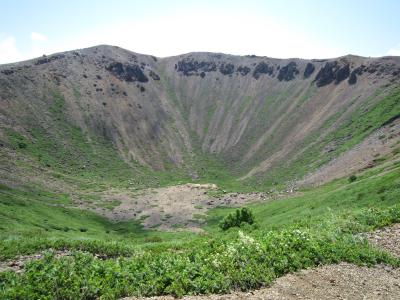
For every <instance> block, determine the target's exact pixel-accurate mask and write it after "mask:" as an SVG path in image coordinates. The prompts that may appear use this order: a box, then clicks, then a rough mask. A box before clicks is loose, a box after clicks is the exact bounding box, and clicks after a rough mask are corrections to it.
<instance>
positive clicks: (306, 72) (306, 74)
mask: <svg viewBox="0 0 400 300" xmlns="http://www.w3.org/2000/svg"><path fill="white" fill-rule="evenodd" d="M314 70H315V66H314V65H313V64H312V63H307V65H306V68H305V69H304V74H303V76H304V78H308V77H310V76H311V74H312V73H314Z"/></svg>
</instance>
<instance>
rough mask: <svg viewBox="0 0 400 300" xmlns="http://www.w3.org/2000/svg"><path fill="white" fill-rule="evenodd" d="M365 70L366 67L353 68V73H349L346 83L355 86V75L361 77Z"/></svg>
mask: <svg viewBox="0 0 400 300" xmlns="http://www.w3.org/2000/svg"><path fill="white" fill-rule="evenodd" d="M365 69H366V67H365V66H364V65H361V66H359V67H357V68H355V69H354V70H353V71H351V73H350V77H349V80H348V83H349V84H356V83H357V75H362V73H363V72H364V71H365Z"/></svg>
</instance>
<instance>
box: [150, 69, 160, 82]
mask: <svg viewBox="0 0 400 300" xmlns="http://www.w3.org/2000/svg"><path fill="white" fill-rule="evenodd" d="M149 76H150V77H151V78H153V80H160V76H158V74H157V73H155V72H153V71H150V73H149Z"/></svg>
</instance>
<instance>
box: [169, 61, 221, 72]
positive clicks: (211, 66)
mask: <svg viewBox="0 0 400 300" xmlns="http://www.w3.org/2000/svg"><path fill="white" fill-rule="evenodd" d="M175 68H176V70H177V71H178V72H181V73H183V74H184V75H185V76H192V75H199V73H201V72H213V71H216V70H217V64H216V63H215V62H211V61H200V62H199V61H197V60H194V59H183V60H180V61H178V64H177V65H176V66H175Z"/></svg>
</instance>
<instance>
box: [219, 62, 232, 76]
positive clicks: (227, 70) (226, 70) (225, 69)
mask: <svg viewBox="0 0 400 300" xmlns="http://www.w3.org/2000/svg"><path fill="white" fill-rule="evenodd" d="M219 71H220V72H221V73H222V74H224V75H230V74H232V73H233V72H234V71H235V66H234V65H233V64H222V65H220V66H219Z"/></svg>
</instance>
